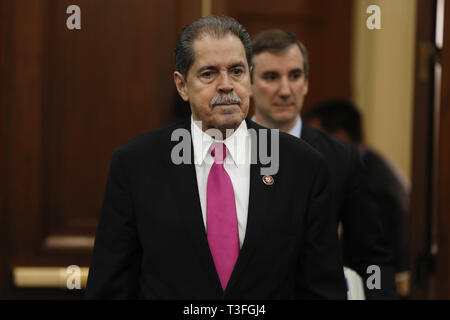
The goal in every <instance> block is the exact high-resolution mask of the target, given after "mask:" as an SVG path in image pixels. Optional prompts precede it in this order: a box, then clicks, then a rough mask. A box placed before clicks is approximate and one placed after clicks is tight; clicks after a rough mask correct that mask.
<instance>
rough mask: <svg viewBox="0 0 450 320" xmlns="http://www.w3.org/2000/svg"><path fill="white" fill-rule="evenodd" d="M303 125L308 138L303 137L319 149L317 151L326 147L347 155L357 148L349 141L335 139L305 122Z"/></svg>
mask: <svg viewBox="0 0 450 320" xmlns="http://www.w3.org/2000/svg"><path fill="white" fill-rule="evenodd" d="M304 126H305V128H304V130H305V131H307V133H308V138H306V137H305V140H306V142H308V143H309V144H311V145H312V146H313V147H315V148H317V149H319V151H322V150H323V149H325V148H327V149H329V150H330V151H333V152H334V153H338V154H342V155H344V154H347V155H348V154H350V153H354V152H355V150H357V148H356V146H355V145H353V144H351V143H349V142H346V141H343V140H339V139H336V138H334V137H332V136H330V135H327V134H326V133H324V132H322V131H320V130H317V129H315V128H312V127H310V126H308V125H307V124H304ZM321 149H322V150H321Z"/></svg>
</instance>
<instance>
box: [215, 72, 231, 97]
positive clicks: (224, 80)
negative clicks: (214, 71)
mask: <svg viewBox="0 0 450 320" xmlns="http://www.w3.org/2000/svg"><path fill="white" fill-rule="evenodd" d="M217 90H218V91H219V92H221V93H230V92H232V91H233V84H232V83H231V81H230V78H229V76H228V73H227V72H224V73H221V76H220V78H219V84H218V86H217Z"/></svg>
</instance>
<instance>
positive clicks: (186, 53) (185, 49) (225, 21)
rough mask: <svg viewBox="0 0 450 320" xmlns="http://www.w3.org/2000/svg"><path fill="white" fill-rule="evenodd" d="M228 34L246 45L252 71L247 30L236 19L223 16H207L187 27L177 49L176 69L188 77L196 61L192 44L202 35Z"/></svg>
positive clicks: (246, 53) (250, 46) (216, 35)
mask: <svg viewBox="0 0 450 320" xmlns="http://www.w3.org/2000/svg"><path fill="white" fill-rule="evenodd" d="M227 33H231V34H234V35H235V36H236V37H238V38H239V39H240V40H241V42H242V44H243V45H244V49H245V55H246V58H247V64H248V67H249V69H250V65H251V59H252V45H251V39H250V35H249V34H248V32H247V30H245V28H244V27H243V26H242V25H241V24H240V23H239V22H237V21H236V20H235V19H233V18H230V17H223V16H207V17H203V18H200V19H198V20H196V21H194V22H192V23H191V24H189V25H187V26H186V27H184V28H183V30H182V31H181V33H180V35H179V37H178V40H177V44H176V47H175V68H176V71H178V72H180V73H181V74H182V75H183V77H185V78H186V77H187V74H188V72H189V69H190V68H191V66H192V64H193V63H194V60H195V53H194V50H193V48H192V44H193V42H194V40H195V39H197V38H198V37H199V36H200V35H202V34H209V35H211V36H214V37H217V38H222V37H224V36H225V35H226V34H227Z"/></svg>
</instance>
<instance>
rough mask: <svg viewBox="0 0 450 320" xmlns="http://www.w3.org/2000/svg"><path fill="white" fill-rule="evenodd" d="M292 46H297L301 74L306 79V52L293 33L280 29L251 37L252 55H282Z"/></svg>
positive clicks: (307, 64)
mask: <svg viewBox="0 0 450 320" xmlns="http://www.w3.org/2000/svg"><path fill="white" fill-rule="evenodd" d="M294 44H296V45H297V46H298V48H299V49H300V52H301V53H302V55H303V69H304V70H303V72H304V73H305V78H306V79H308V72H309V59H308V50H307V49H306V47H305V46H304V45H303V43H301V42H300V41H299V40H298V39H297V37H296V36H295V35H294V34H293V33H291V32H289V31H286V30H281V29H270V30H266V31H263V32H260V33H258V34H257V35H256V36H254V37H253V41H252V51H253V55H256V54H258V53H261V52H265V51H269V52H271V53H282V52H284V51H286V50H287V49H288V48H290V47H291V46H292V45H294Z"/></svg>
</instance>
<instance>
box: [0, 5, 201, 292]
mask: <svg viewBox="0 0 450 320" xmlns="http://www.w3.org/2000/svg"><path fill="white" fill-rule="evenodd" d="M69 5H78V6H79V7H80V8H81V30H68V29H67V27H66V19H67V17H68V16H69V15H68V14H67V13H66V8H67V7H68V6H69ZM181 8H183V11H180V10H181ZM199 8H200V1H198V0H196V1H193V2H192V6H191V7H190V6H188V5H187V2H186V1H184V0H171V1H158V0H96V1H92V0H58V1H52V0H2V1H0V27H1V29H0V45H1V48H0V49H1V50H0V62H1V65H0V66H1V69H0V70H1V78H0V81H1V88H0V93H1V96H0V116H1V119H0V121H1V131H0V150H1V155H2V156H1V157H0V170H1V171H0V173H1V175H2V176H1V184H0V192H1V197H0V223H1V224H0V228H1V229H0V240H1V249H2V250H1V251H0V259H1V261H0V297H3V298H48V297H52V298H68V297H80V296H81V294H80V293H75V294H73V293H71V292H68V291H67V290H65V291H64V290H53V289H42V288H35V289H27V288H22V289H18V288H15V287H14V284H13V278H12V271H13V269H14V267H17V266H55V267H65V266H69V265H72V264H75V265H79V266H81V267H83V266H88V265H89V262H90V254H91V250H92V243H93V236H94V232H95V229H96V226H97V219H98V216H99V213H100V206H101V202H102V200H103V193H104V188H105V184H106V176H107V172H108V169H109V162H110V159H111V156H112V152H113V150H114V149H116V148H117V147H119V146H120V145H122V144H124V143H125V142H126V141H128V140H130V139H131V138H133V137H135V136H136V135H138V134H140V133H143V132H145V131H148V130H152V129H156V128H158V127H160V126H162V125H164V124H165V123H167V122H169V121H170V120H171V118H172V116H173V111H174V91H175V88H174V85H173V76H172V74H173V70H174V57H173V50H174V47H175V41H176V37H177V32H178V31H179V30H178V29H180V26H181V25H183V24H185V23H188V22H190V21H192V20H194V19H195V18H198V17H199V16H200V11H199V10H198V9H199ZM197 11H198V12H197Z"/></svg>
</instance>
